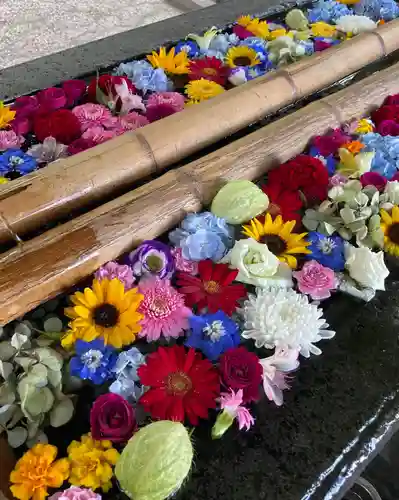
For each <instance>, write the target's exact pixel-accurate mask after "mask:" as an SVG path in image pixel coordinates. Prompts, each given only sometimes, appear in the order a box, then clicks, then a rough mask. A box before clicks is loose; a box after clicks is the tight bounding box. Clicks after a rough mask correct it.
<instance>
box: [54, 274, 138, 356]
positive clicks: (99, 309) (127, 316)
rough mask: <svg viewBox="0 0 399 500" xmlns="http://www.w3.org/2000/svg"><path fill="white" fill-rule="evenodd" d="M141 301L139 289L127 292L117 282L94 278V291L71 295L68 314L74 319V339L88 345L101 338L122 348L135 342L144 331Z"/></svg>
mask: <svg viewBox="0 0 399 500" xmlns="http://www.w3.org/2000/svg"><path fill="white" fill-rule="evenodd" d="M142 299H143V296H142V295H141V294H140V293H137V288H133V289H132V290H128V291H125V288H124V286H123V283H122V282H121V281H119V280H118V279H112V280H109V279H106V278H105V279H102V280H101V281H98V280H96V279H95V280H94V281H93V286H92V288H85V289H84V291H83V293H82V292H76V293H75V294H74V295H72V296H71V301H72V303H73V306H72V307H68V308H66V309H65V314H66V315H67V316H68V317H69V318H71V319H72V321H71V323H70V325H71V329H72V333H73V336H74V337H76V338H81V339H82V340H84V341H86V342H91V341H92V340H94V339H96V338H98V337H100V338H102V339H103V340H104V343H105V344H106V345H107V344H110V345H112V346H113V347H116V348H121V347H122V346H124V345H129V344H131V343H133V342H134V340H135V338H136V334H137V333H139V332H140V330H141V325H140V324H139V321H140V320H141V319H142V317H143V316H142V314H140V313H139V312H137V309H138V306H139V305H140V302H141V301H142ZM68 341H69V338H67V340H65V341H64V342H65V343H66V344H67V343H68Z"/></svg>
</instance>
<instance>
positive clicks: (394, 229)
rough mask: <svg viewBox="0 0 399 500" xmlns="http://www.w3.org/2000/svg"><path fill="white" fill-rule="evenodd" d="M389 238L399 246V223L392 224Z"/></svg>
mask: <svg viewBox="0 0 399 500" xmlns="http://www.w3.org/2000/svg"><path fill="white" fill-rule="evenodd" d="M388 238H389V239H390V240H391V241H392V242H393V243H395V244H396V245H399V223H396V224H392V226H390V228H389V230H388Z"/></svg>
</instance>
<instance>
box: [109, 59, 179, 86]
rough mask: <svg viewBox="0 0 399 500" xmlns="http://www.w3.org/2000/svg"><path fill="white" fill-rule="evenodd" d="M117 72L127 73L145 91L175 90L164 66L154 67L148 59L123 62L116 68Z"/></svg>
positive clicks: (119, 73)
mask: <svg viewBox="0 0 399 500" xmlns="http://www.w3.org/2000/svg"><path fill="white" fill-rule="evenodd" d="M115 74H116V75H122V76H123V75H126V76H127V77H128V78H130V80H132V82H133V83H134V85H135V87H136V88H137V89H139V90H141V91H143V93H146V92H148V91H151V92H167V91H170V90H173V84H172V82H171V81H170V80H168V77H167V76H166V73H165V71H164V70H163V69H162V68H156V69H154V68H153V67H152V66H151V64H150V63H149V62H147V61H132V62H128V63H122V64H120V65H119V66H118V67H117V68H116V70H115Z"/></svg>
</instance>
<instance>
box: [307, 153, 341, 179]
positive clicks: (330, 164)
mask: <svg viewBox="0 0 399 500" xmlns="http://www.w3.org/2000/svg"><path fill="white" fill-rule="evenodd" d="M309 154H310V156H313V158H318V159H319V160H320V161H321V162H322V163H324V165H325V167H326V169H327V171H328V175H329V176H330V177H332V176H333V175H334V174H335V170H336V169H337V164H338V160H336V159H335V158H334V155H333V154H331V155H328V156H322V154H321V153H320V151H319V150H318V149H317V148H316V146H312V147H311V148H310V150H309Z"/></svg>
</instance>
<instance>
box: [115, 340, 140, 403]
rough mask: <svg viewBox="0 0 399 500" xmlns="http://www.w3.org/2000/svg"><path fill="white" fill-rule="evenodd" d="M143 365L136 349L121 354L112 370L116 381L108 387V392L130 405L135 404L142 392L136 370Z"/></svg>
mask: <svg viewBox="0 0 399 500" xmlns="http://www.w3.org/2000/svg"><path fill="white" fill-rule="evenodd" d="M144 363H145V357H144V356H143V354H141V352H140V351H139V350H138V349H137V347H132V348H131V349H129V350H128V351H123V352H121V353H120V354H119V356H118V359H117V361H116V364H115V366H114V368H113V370H112V371H113V372H114V374H115V376H116V380H115V381H114V382H113V383H112V384H111V385H110V387H109V390H110V392H113V393H114V394H119V395H120V396H122V397H124V398H125V399H126V400H127V401H129V402H130V403H134V402H136V401H137V400H138V399H139V398H140V396H141V395H142V394H143V392H144V388H143V386H142V385H141V384H140V378H139V376H138V374H137V370H138V369H139V367H140V366H141V365H143V364H144Z"/></svg>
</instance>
